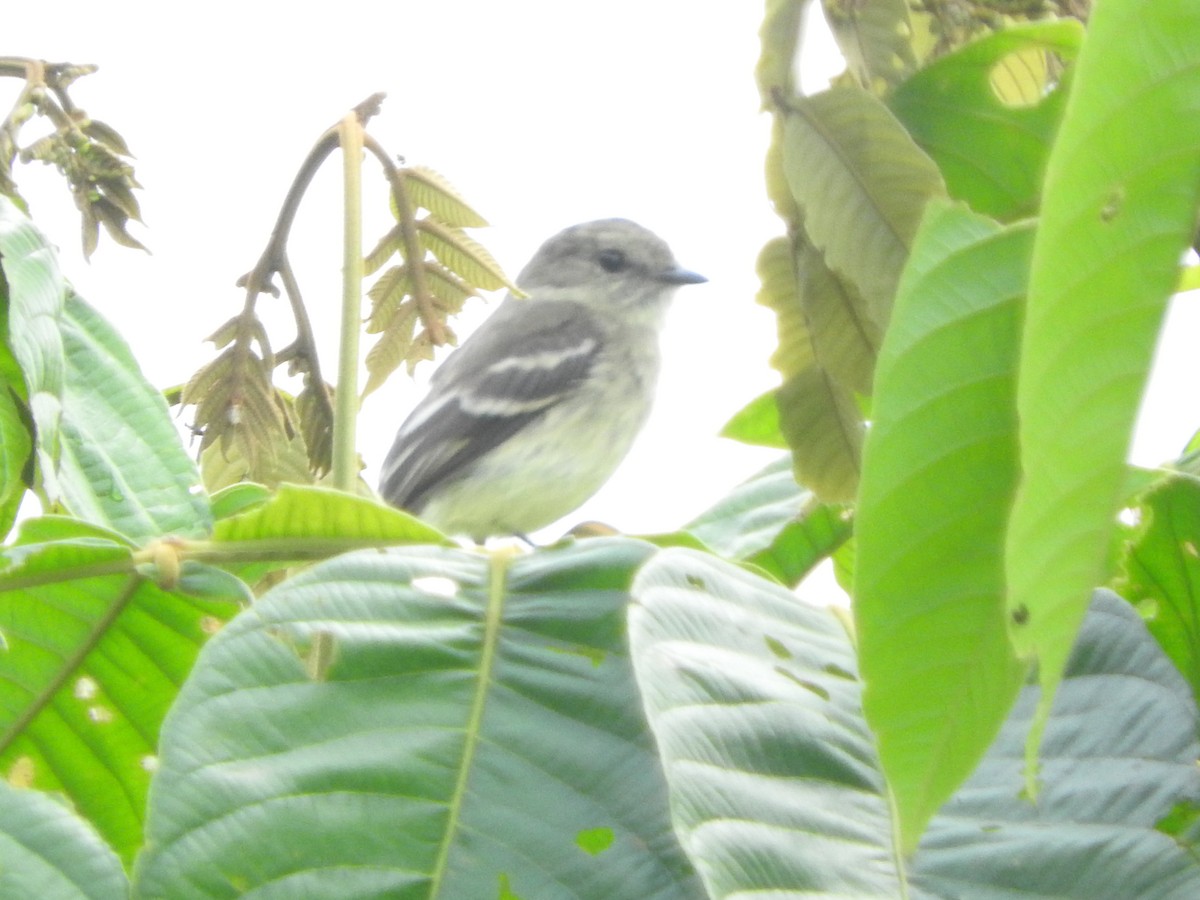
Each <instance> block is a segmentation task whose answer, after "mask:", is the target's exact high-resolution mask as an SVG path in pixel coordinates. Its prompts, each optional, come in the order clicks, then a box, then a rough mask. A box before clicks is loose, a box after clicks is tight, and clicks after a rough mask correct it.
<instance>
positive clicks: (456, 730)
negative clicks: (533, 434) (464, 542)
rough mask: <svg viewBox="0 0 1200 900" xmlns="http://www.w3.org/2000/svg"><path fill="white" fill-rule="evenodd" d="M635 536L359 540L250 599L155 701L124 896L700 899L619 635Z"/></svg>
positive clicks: (642, 550)
mask: <svg viewBox="0 0 1200 900" xmlns="http://www.w3.org/2000/svg"><path fill="white" fill-rule="evenodd" d="M649 549H650V548H649V547H648V545H645V544H641V543H637V542H632V541H628V540H617V541H609V540H591V541H583V542H580V543H578V544H576V545H574V546H572V547H567V548H561V549H558V550H554V551H547V552H541V553H535V554H533V555H531V556H525V557H520V558H515V559H511V560H510V561H508V562H507V563H506V562H504V561H503V559H502V558H501V557H493V558H492V559H491V560H490V561H489V560H488V558H487V557H485V556H483V555H480V554H477V553H466V552H463V551H460V550H454V549H448V548H432V547H425V548H410V549H405V550H397V551H391V552H388V553H377V552H368V553H356V554H348V555H344V556H341V557H338V558H337V559H335V560H331V561H329V562H327V563H323V564H321V565H319V566H316V567H314V568H313V569H310V570H308V571H307V572H305V573H302V574H301V575H298V576H296V577H294V578H292V579H291V580H289V581H287V582H285V583H284V584H283V585H281V586H280V587H278V588H276V589H274V590H273V591H271V592H270V593H268V594H267V595H265V596H264V597H263V598H262V599H260V600H259V601H258V603H256V604H255V606H254V608H253V609H252V610H249V611H247V612H246V613H245V614H243V615H242V616H240V617H238V618H237V619H236V620H235V621H234V622H233V623H231V624H230V625H229V626H228V627H227V628H226V629H224V630H223V631H222V632H221V634H220V635H218V636H217V638H215V639H214V640H213V641H212V642H211V643H210V645H209V646H208V647H207V648H206V650H205V652H204V655H203V659H202V661H201V663H200V666H199V667H198V668H197V669H196V671H195V673H194V675H193V677H192V678H191V679H190V680H189V682H188V684H187V686H186V688H185V690H184V692H183V693H182V694H181V696H180V699H179V702H178V703H177V705H176V707H175V708H174V710H173V711H172V714H171V717H170V719H169V721H168V724H167V727H166V729H165V732H164V736H163V741H162V764H161V766H160V768H159V771H158V773H157V774H156V776H155V782H154V786H153V790H152V793H151V803H150V818H149V833H148V837H149V841H148V844H147V849H146V851H145V853H144V854H143V856H142V858H141V859H140V861H139V865H138V869H137V887H138V889H139V890H140V891H141V894H142V895H143V896H178V895H180V894H187V893H195V894H202V895H204V896H206V897H233V896H240V895H242V894H244V893H246V892H255V891H257V892H272V891H280V890H282V891H286V892H288V893H289V894H293V895H295V894H301V895H306V896H331V895H337V896H368V895H370V896H407V897H425V898H434V897H441V898H466V897H490V896H497V895H500V896H504V893H505V891H507V892H508V893H509V896H518V897H549V896H559V897H577V898H588V897H596V898H604V900H609V898H612V897H638V898H697V900H698V898H700V897H702V896H703V891H702V889H701V888H700V887H699V885H698V884H697V883H696V881H695V876H694V875H693V874H692V873H691V872H690V870H689V867H688V866H687V864H686V862H685V861H684V859H683V857H682V854H681V853H680V851H679V848H678V845H677V844H676V842H675V838H674V835H673V834H672V832H671V828H670V824H669V820H668V817H667V811H666V797H665V787H664V785H663V783H662V774H661V770H660V769H659V765H658V761H657V757H656V756H655V754H654V751H653V744H652V741H651V739H650V737H649V734H648V733H647V732H646V730H645V723H644V720H643V717H642V714H641V710H640V704H639V701H638V698H637V693H636V690H635V689H634V686H633V679H632V672H631V670H630V668H629V660H628V651H627V649H626V646H625V640H624V609H625V604H626V600H627V595H626V590H627V585H628V583H629V580H630V578H631V574H632V569H633V568H634V567H635V566H636V565H637V564H639V563H640V562H641V561H642V560H643V559H644V558H645V555H646V553H647V551H648V550H649ZM581 748H585V750H584V751H581ZM384 823H386V827H384Z"/></svg>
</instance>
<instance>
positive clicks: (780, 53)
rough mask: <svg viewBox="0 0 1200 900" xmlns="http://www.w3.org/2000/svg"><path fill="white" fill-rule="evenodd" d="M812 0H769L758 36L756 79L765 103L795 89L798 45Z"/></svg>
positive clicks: (788, 94) (788, 95) (792, 92)
mask: <svg viewBox="0 0 1200 900" xmlns="http://www.w3.org/2000/svg"><path fill="white" fill-rule="evenodd" d="M809 2H810V0H801V2H797V0H768V2H767V4H766V7H767V8H766V12H765V13H764V14H763V23H762V27H761V28H759V30H758V37H759V40H760V41H761V44H762V50H761V52H760V53H759V57H758V64H757V65H756V66H755V67H754V79H755V81H756V82H757V83H758V93H759V96H761V97H762V98H763V105H764V106H765V105H767V104H769V103H770V102H771V98H772V97H774V96H776V95H782V96H785V97H790V96H791V95H792V94H794V93H795V92H796V91H795V69H796V47H797V45H798V44H799V43H800V37H801V26H802V25H803V24H804V8H805V7H806V6H807V5H808V3H809Z"/></svg>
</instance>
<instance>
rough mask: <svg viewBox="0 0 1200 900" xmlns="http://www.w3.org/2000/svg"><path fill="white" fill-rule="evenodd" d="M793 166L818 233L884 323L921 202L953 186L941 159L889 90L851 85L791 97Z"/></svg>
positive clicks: (789, 167) (792, 179) (788, 165)
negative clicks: (881, 94) (888, 97)
mask: <svg viewBox="0 0 1200 900" xmlns="http://www.w3.org/2000/svg"><path fill="white" fill-rule="evenodd" d="M783 166H784V171H785V174H786V175H787V181H788V184H789V185H790V187H791V189H792V194H793V196H794V197H795V198H796V201H797V203H799V205H800V207H801V210H802V211H803V214H804V228H805V231H806V232H807V233H808V236H809V238H810V239H811V241H812V243H813V244H814V245H815V246H816V248H817V249H818V250H820V251H821V253H822V254H823V255H824V257H825V262H826V263H827V264H828V265H829V267H830V268H831V269H832V270H833V271H834V272H836V273H837V274H838V275H840V276H841V277H843V278H845V279H846V280H847V281H848V282H849V283H850V284H851V285H852V286H853V287H854V288H855V290H857V292H858V294H859V295H861V297H862V298H863V300H864V301H865V302H866V309H867V310H868V312H869V314H870V318H871V319H872V320H873V321H874V322H875V324H876V326H877V327H879V328H880V329H882V328H884V327H885V326H886V325H887V320H888V315H889V312H890V310H891V303H892V295H893V294H894V292H895V288H896V282H897V280H898V279H899V277H900V270H901V269H902V268H903V266H904V260H905V258H906V257H907V256H908V248H909V245H910V244H911V242H912V238H913V235H914V234H915V233H916V230H917V225H918V223H919V222H920V219H921V211H922V210H923V209H924V207H925V203H926V201H927V200H928V199H929V198H930V197H933V196H937V195H940V194H943V193H944V192H945V187H944V185H943V184H942V176H941V174H940V173H939V172H938V169H937V166H936V165H934V163H933V161H932V160H930V159H929V157H927V156H926V155H925V154H924V153H923V152H922V151H921V150H920V148H919V147H917V145H916V144H915V143H913V140H912V138H911V137H909V135H908V132H906V131H905V130H904V127H903V126H902V125H901V124H900V123H899V122H898V121H896V119H895V117H894V116H893V115H892V114H891V112H889V111H888V109H887V107H886V106H884V105H883V103H882V102H881V101H880V100H878V99H877V98H875V97H874V96H872V95H871V94H869V93H867V92H866V91H864V90H861V89H858V88H850V87H839V88H832V89H830V90H827V91H822V92H821V93H819V94H814V95H813V96H811V97H804V98H800V99H797V100H793V101H791V104H790V105H789V107H788V111H787V115H786V121H785V123H784V145H783Z"/></svg>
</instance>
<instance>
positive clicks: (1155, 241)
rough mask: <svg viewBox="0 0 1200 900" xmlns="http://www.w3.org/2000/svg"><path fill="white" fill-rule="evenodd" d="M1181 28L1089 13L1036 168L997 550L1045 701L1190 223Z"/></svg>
mask: <svg viewBox="0 0 1200 900" xmlns="http://www.w3.org/2000/svg"><path fill="white" fill-rule="evenodd" d="M1197 34H1200V4H1196V3H1195V2H1193V0H1158V2H1154V3H1147V2H1142V0H1106V2H1103V3H1099V4H1097V5H1096V9H1095V12H1094V14H1093V16H1092V18H1091V22H1090V24H1089V31H1088V36H1087V39H1086V41H1085V42H1084V46H1083V49H1082V51H1081V53H1080V56H1079V61H1078V66H1077V68H1076V72H1075V77H1074V84H1073V87H1072V91H1071V95H1070V97H1069V99H1068V101H1067V109H1066V112H1065V114H1064V118H1063V123H1062V127H1061V129H1060V131H1059V135H1058V139H1057V140H1056V142H1055V145H1054V148H1053V150H1052V152H1051V154H1050V160H1049V163H1048V165H1047V172H1046V182H1045V191H1044V199H1043V204H1042V220H1041V223H1040V225H1039V226H1038V232H1037V239H1036V241H1035V244H1034V251H1033V263H1032V268H1031V272H1030V284H1029V301H1028V308H1027V315H1026V324H1025V331H1024V339H1023V343H1022V348H1021V370H1020V374H1019V378H1018V384H1017V411H1018V415H1019V420H1020V423H1021V470H1022V472H1023V481H1022V483H1021V485H1020V488H1019V490H1018V493H1017V497H1016V501H1015V503H1014V506H1013V511H1012V518H1011V522H1010V526H1009V535H1008V543H1007V551H1006V580H1007V583H1008V589H1009V612H1010V614H1011V615H1010V627H1009V631H1010V634H1011V636H1012V639H1013V642H1014V645H1015V646H1016V648H1017V650H1018V652H1019V653H1020V654H1021V655H1022V656H1024V657H1026V658H1036V659H1037V661H1038V669H1039V672H1040V674H1041V679H1042V683H1043V686H1044V687H1045V689H1046V702H1047V703H1048V702H1049V698H1050V697H1051V696H1052V694H1053V689H1054V685H1055V684H1056V683H1057V681H1058V678H1059V675H1060V673H1061V672H1062V670H1063V666H1064V665H1065V663H1066V659H1067V654H1068V652H1069V650H1070V647H1071V642H1072V639H1073V637H1074V634H1075V631H1076V629H1077V628H1078V626H1079V622H1080V621H1081V620H1082V617H1083V613H1084V610H1085V608H1086V605H1087V598H1088V593H1089V591H1090V590H1091V588H1092V587H1093V586H1094V585H1096V584H1099V583H1102V582H1103V581H1104V580H1105V568H1106V563H1107V559H1108V550H1109V541H1110V536H1111V534H1112V528H1113V523H1114V519H1115V513H1116V510H1117V508H1118V505H1119V504H1120V503H1121V501H1122V494H1123V491H1124V486H1125V480H1126V467H1125V455H1126V452H1127V450H1128V447H1129V440H1130V434H1131V432H1132V428H1133V423H1134V419H1135V417H1136V415H1137V410H1138V405H1139V401H1140V398H1141V394H1142V390H1143V388H1144V386H1145V383H1146V375H1147V371H1148V369H1149V366H1150V361H1151V358H1152V355H1153V352H1154V346H1155V340H1156V336H1157V332H1158V329H1159V326H1160V323H1161V321H1162V316H1163V311H1164V309H1165V307H1166V302H1167V298H1168V297H1169V296H1170V294H1171V291H1172V289H1173V288H1174V285H1175V281H1176V277H1177V271H1178V264H1179V259H1180V257H1181V255H1182V253H1183V251H1184V249H1185V248H1187V247H1188V245H1189V244H1190V242H1191V240H1192V236H1193V233H1194V230H1195V226H1196V211H1197V205H1198V203H1200V153H1197V152H1196V148H1197V147H1200V41H1197V40H1196V36H1197ZM1131 36H1134V37H1131ZM1036 739H1037V729H1036V728H1035V729H1034V731H1033V732H1032V733H1031V742H1030V749H1031V753H1033V752H1036Z"/></svg>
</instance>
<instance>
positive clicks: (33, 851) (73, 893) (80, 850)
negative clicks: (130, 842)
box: [0, 781, 129, 900]
mask: <svg viewBox="0 0 1200 900" xmlns="http://www.w3.org/2000/svg"><path fill="white" fill-rule="evenodd" d="M0 896H2V897H12V898H18V897H29V898H33V897H36V898H37V900H124V898H127V897H128V896H129V882H128V881H127V880H126V878H125V873H124V872H123V871H122V870H121V861H120V860H119V859H117V857H116V855H115V854H114V853H113V852H112V849H111V848H110V847H108V845H107V844H105V843H104V841H102V840H101V839H100V838H99V836H98V835H97V834H96V832H95V831H93V830H92V828H91V827H90V826H89V825H88V824H87V823H86V822H85V821H83V820H82V819H81V818H79V816H77V815H76V814H75V813H74V812H72V811H71V809H70V808H69V807H68V806H67V805H66V804H64V803H61V802H58V801H57V800H55V799H53V798H51V797H48V796H46V795H45V794H43V793H41V792H40V791H31V790H22V789H19V788H14V787H12V786H11V785H9V784H7V783H5V782H3V781H0Z"/></svg>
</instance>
